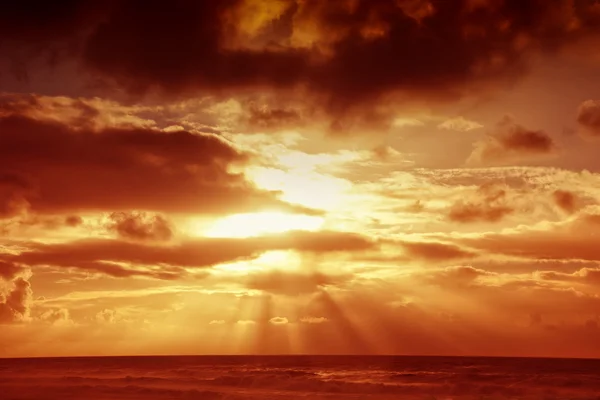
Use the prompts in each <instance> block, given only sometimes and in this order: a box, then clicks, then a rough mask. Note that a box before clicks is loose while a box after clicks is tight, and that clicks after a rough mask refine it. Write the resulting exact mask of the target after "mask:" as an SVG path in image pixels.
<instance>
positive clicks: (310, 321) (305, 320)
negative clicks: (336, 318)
mask: <svg viewBox="0 0 600 400" xmlns="http://www.w3.org/2000/svg"><path fill="white" fill-rule="evenodd" d="M327 321H329V320H328V319H327V318H325V317H302V318H300V322H302V323H304V324H324V323H325V322H327Z"/></svg>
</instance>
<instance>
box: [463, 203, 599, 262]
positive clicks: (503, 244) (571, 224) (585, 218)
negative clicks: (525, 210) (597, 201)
mask: <svg viewBox="0 0 600 400" xmlns="http://www.w3.org/2000/svg"><path fill="white" fill-rule="evenodd" d="M599 224H600V217H599V215H598V213H597V209H596V208H594V207H592V208H591V209H587V210H586V211H583V212H580V213H579V214H576V215H574V216H573V217H571V218H570V219H568V220H566V221H561V222H556V223H548V222H547V223H545V224H540V225H539V226H537V227H536V226H534V227H521V228H519V229H514V230H511V231H507V232H504V233H500V232H498V233H492V232H490V233H485V234H481V235H478V236H477V237H472V238H460V239H458V240H455V243H457V244H461V245H466V246H470V247H472V248H475V249H478V250H479V251H482V252H487V253H488V254H501V255H508V256H514V257H521V258H524V259H530V260H534V261H540V260H562V261H567V260H569V261H577V260H579V261H600V239H598V237H596V236H595V235H593V234H590V232H593V231H594V230H596V229H598V226H600V225H599Z"/></svg>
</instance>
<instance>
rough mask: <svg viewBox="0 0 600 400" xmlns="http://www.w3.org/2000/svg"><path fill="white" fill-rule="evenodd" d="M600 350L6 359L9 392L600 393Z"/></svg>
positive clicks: (447, 397)
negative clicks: (595, 354) (587, 354)
mask: <svg viewBox="0 0 600 400" xmlns="http://www.w3.org/2000/svg"><path fill="white" fill-rule="evenodd" d="M593 371H600V360H598V359H586V358H568V359H567V358H563V359H560V358H532V357H485V356H469V357H459V356H398V355H387V356H386V355H368V356H365V355H361V356H356V355H331V356H325V355H312V356H311V355H293V356H288V355H178V356H166V355H156V356H147V355H142V356H78V357H47V358H46V357H44V358H41V357H37V358H36V357H32V358H3V359H0V390H2V393H3V397H2V398H3V399H6V400H33V399H48V400H54V399H63V400H64V399H83V398H85V399H90V400H100V399H103V400H104V399H105V400H109V399H110V400H114V399H152V400H154V399H156V400H159V399H160V400H162V399H229V400H253V399H263V400H270V399H382V400H384V399H399V400H417V399H428V400H433V399H435V400H451V399H452V400H457V399H478V400H480V399H490V400H491V399H526V400H533V399H545V400H550V399H557V400H569V399H573V400H592V399H593V400H597V399H599V398H600V378H599V377H598V375H597V373H594V372H593Z"/></svg>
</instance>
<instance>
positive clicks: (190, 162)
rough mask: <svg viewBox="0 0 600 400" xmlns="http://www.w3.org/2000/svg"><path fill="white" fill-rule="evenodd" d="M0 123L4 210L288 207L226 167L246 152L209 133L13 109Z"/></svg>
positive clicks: (0, 184)
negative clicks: (77, 120) (53, 117)
mask: <svg viewBox="0 0 600 400" xmlns="http://www.w3.org/2000/svg"><path fill="white" fill-rule="evenodd" d="M0 130H1V131H2V135H1V136H0V170H3V171H10V172H8V173H3V174H2V175H0V212H2V213H3V214H5V215H9V214H12V215H14V214H17V213H23V212H26V211H27V210H31V211H33V212H39V213H72V212H79V211H100V210H106V211H129V210H142V211H158V212H160V211H168V212H181V213H226V212H233V211H244V210H246V211H248V210H252V209H254V208H259V207H260V208H263V207H268V206H276V207H277V206H278V207H283V208H290V206H288V205H286V204H285V203H282V202H280V201H278V200H277V199H276V197H275V194H274V193H270V192H265V191H261V190H259V189H257V188H255V187H253V185H252V184H250V183H249V182H248V181H246V180H245V178H244V176H243V175H240V174H238V173H233V172H230V171H229V168H230V166H232V165H234V164H243V163H244V162H245V161H246V160H247V158H248V156H247V155H246V154H243V153H242V152H240V151H239V150H237V149H236V148H235V147H234V146H233V145H232V144H231V143H229V142H227V141H226V140H225V139H223V138H221V137H219V136H217V135H214V134H199V133H191V132H187V131H181V130H179V131H174V132H165V131H160V130H156V129H146V128H106V129H101V130H96V129H89V128H87V127H86V125H85V124H84V125H67V124H65V123H62V122H59V121H46V120H39V119H32V118H29V117H26V116H23V115H20V114H9V115H4V116H0ZM157 187H160V191H158V192H157V190H156V188H157ZM200 198H201V199H202V201H198V199H200ZM291 208H293V207H291Z"/></svg>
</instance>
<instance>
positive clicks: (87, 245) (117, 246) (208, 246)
mask: <svg viewBox="0 0 600 400" xmlns="http://www.w3.org/2000/svg"><path fill="white" fill-rule="evenodd" d="M373 248H375V244H374V243H373V242H372V241H370V240H369V239H367V238H364V237H362V236H359V235H356V234H351V233H342V232H327V231H322V232H290V233H287V234H280V235H274V236H264V237H256V238H246V239H225V238H223V239H220V238H219V239H217V238H215V239H211V238H198V239H189V240H186V241H183V242H181V243H178V244H163V245H155V244H154V245H153V244H144V243H139V242H137V243H136V242H126V241H121V240H113V239H86V240H76V241H72V242H67V243H59V244H42V243H28V244H26V250H23V251H22V252H21V253H20V254H17V255H12V254H0V260H2V259H3V260H4V261H6V262H8V263H10V262H18V263H22V264H26V265H36V266H42V265H50V266H57V267H66V268H77V269H81V270H84V271H92V272H97V273H102V274H106V275H110V276H113V277H121V278H123V277H132V276H141V277H149V278H155V279H166V280H173V279H179V278H181V277H182V276H184V275H185V274H186V270H185V267H189V268H203V267H211V266H213V265H216V264H221V263H225V262H232V261H236V260H242V259H251V258H255V257H257V256H258V255H259V254H261V253H263V252H265V251H268V250H287V249H289V250H297V251H300V252H307V253H321V254H322V253H330V252H347V251H365V250H369V249H373ZM7 265H11V264H7Z"/></svg>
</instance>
